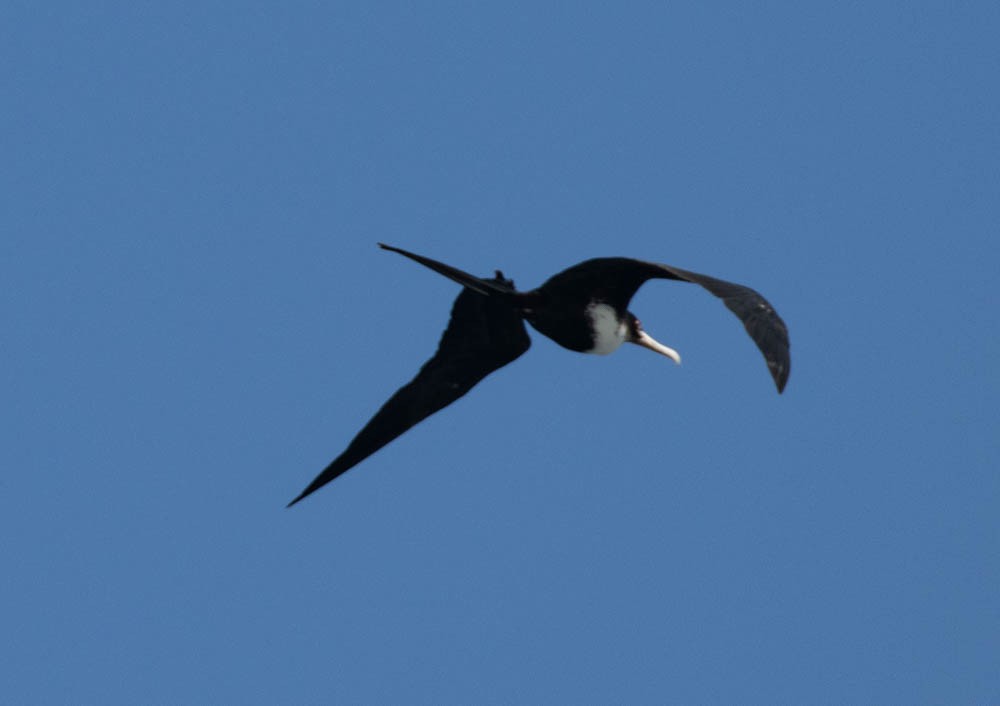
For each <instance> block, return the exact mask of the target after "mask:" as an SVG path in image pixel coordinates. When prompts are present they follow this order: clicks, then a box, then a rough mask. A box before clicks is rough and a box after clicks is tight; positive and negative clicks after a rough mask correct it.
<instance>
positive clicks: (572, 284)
mask: <svg viewBox="0 0 1000 706" xmlns="http://www.w3.org/2000/svg"><path fill="white" fill-rule="evenodd" d="M379 247H381V248H383V249H384V250H391V251H392V252H395V253H399V254H400V255H403V256H405V257H408V258H410V259H411V260H415V261H416V262H419V263H420V264H421V265H424V266H426V267H429V268H430V269H432V270H434V271H435V272H438V273H440V274H442V275H444V276H445V277H448V278H449V279H452V280H454V281H455V282H458V283H459V284H461V285H462V291H461V292H460V293H459V295H458V298H457V299H455V303H454V305H452V310H451V320H450V321H449V322H448V327H447V328H446V329H445V331H444V334H443V335H442V336H441V342H440V343H439V344H438V349H437V352H436V353H435V354H434V357H433V358H431V359H430V360H428V361H427V362H426V363H425V364H424V366H423V367H422V368H421V369H420V372H418V373H417V376H416V377H415V378H413V380H411V381H410V382H409V383H408V384H406V385H404V386H403V387H401V388H400V389H399V390H398V391H397V392H396V394H394V395H393V396H392V397H390V398H389V401H388V402H386V403H385V404H384V405H382V408H381V409H380V410H379V411H378V412H376V413H375V416H374V417H372V418H371V420H370V421H369V422H368V424H366V425H365V427H364V428H363V429H362V430H361V431H360V432H358V435H357V436H355V437H354V439H353V441H351V443H350V444H348V446H347V449H345V450H344V452H343V453H342V454H340V456H338V457H337V458H335V459H334V460H333V461H332V462H331V463H330V465H328V466H327V467H326V468H325V469H323V471H322V472H321V473H320V474H319V475H318V476H316V478H315V479H314V480H313V481H312V483H310V484H309V485H308V486H307V487H306V489H305V490H303V491H302V492H301V493H300V494H299V495H298V497H296V498H295V499H294V500H292V501H291V502H290V503H288V507H291V506H292V505H294V504H295V503H297V502H299V501H300V500H302V499H303V498H305V497H306V496H307V495H310V494H311V493H313V492H315V491H316V490H318V489H319V488H321V487H323V486H324V485H326V484H327V483H329V482H330V481H332V480H333V479H334V478H336V477H337V476H339V475H341V474H343V473H345V472H346V471H348V470H350V469H351V468H353V467H354V466H356V465H357V464H358V463H360V462H361V461H363V460H364V459H366V458H368V457H369V456H371V455H372V454H373V453H375V452H376V451H378V450H379V449H381V448H382V447H383V446H385V445H386V444H388V443H389V442H390V441H392V440H393V439H395V438H396V437H398V436H399V435H400V434H402V433H403V432H405V431H406V430H408V429H409V428H411V427H412V426H414V425H415V424H417V423H419V422H421V421H423V420H424V419H426V418H427V417H429V416H430V415H432V414H434V413H435V412H437V411H438V410H440V409H443V408H444V407H447V406H448V405H449V404H451V403H452V402H454V401H455V400H457V399H458V398H459V397H461V396H462V395H464V394H465V393H466V392H468V391H469V390H471V389H472V388H473V387H474V386H475V385H476V383H478V382H479V381H480V380H482V379H483V378H484V377H486V376H487V375H489V374H490V373H492V372H493V371H494V370H497V369H499V368H502V367H503V366H505V365H507V364H508V363H510V362H512V361H513V360H515V359H516V358H518V357H519V356H521V354H522V353H524V352H525V351H526V350H528V348H529V347H530V346H531V339H530V338H529V337H528V332H527V331H526V330H525V328H524V322H525V321H527V322H528V323H529V324H531V326H532V327H533V328H534V329H535V330H536V331H538V332H539V333H542V334H544V335H546V336H548V337H549V338H551V339H552V340H553V341H555V342H556V343H558V344H559V345H560V346H563V347H564V348H568V349H569V350H571V351H579V352H580V353H596V354H598V355H606V354H608V353H611V352H613V351H614V350H616V349H617V348H618V347H619V346H621V344H623V343H634V344H636V345H638V346H642V347H644V348H648V349H649V350H651V351H653V352H655V353H659V354H661V355H664V356H666V357H667V358H670V359H671V360H673V361H674V362H676V363H680V362H681V358H680V354H678V353H677V351H675V350H674V349H673V348H669V347H667V346H665V345H663V344H662V343H660V342H659V341H657V340H655V339H654V338H653V337H652V336H650V335H649V334H648V333H646V332H645V331H644V330H643V328H642V325H641V324H640V323H639V319H637V318H636V317H635V315H634V314H633V313H632V312H631V311H629V310H628V304H629V301H630V300H631V299H632V296H633V295H634V294H635V293H636V291H637V290H638V289H639V287H640V286H642V284H643V283H645V282H646V281H647V280H650V279H672V280H679V281H682V282H693V283H694V284H698V285H701V286H702V287H704V288H705V289H707V290H708V291H709V292H711V293H712V294H714V295H715V296H717V297H719V298H720V299H722V301H723V303H724V304H725V305H726V306H727V307H728V308H729V310H730V311H732V312H733V313H734V314H736V316H738V317H739V319H740V321H742V322H743V326H744V327H745V328H746V331H747V333H748V334H750V338H752V339H753V341H754V343H756V344H757V347H758V348H759V349H760V351H761V353H763V354H764V360H765V361H766V362H767V367H768V370H769V371H770V373H771V377H772V378H773V379H774V384H775V385H776V386H777V388H778V392H779V393H781V391H782V390H784V389H785V383H786V382H787V381H788V374H789V372H790V370H791V357H790V354H789V343H788V329H787V328H786V327H785V322H784V321H782V320H781V317H780V316H778V313H777V312H776V311H775V310H774V307H772V306H771V305H770V304H769V303H768V301H767V300H766V299H764V297H762V296H761V295H760V294H759V293H757V292H756V291H754V290H753V289H750V288H749V287H744V286H743V285H740V284H733V283H731V282H725V281H723V280H721V279H715V278H714V277H709V276H708V275H701V274H698V273H696V272H689V271H687V270H682V269H680V268H679V267H672V266H670V265H662V264H658V263H655V262H644V261H642V260H633V259H630V258H625V257H601V258H596V259H593V260H586V261H585V262H581V263H580V264H578V265H574V266H573V267H570V268H569V269H568V270H564V271H562V272H560V273H559V274H557V275H555V276H553V277H551V278H550V279H549V280H548V281H547V282H545V283H544V284H543V285H542V286H541V287H538V288H537V289H532V290H530V291H527V292H518V291H517V290H516V289H515V288H514V282H513V281H512V280H509V279H507V278H505V277H504V275H503V273H502V272H500V271H499V270H497V271H496V274H495V276H494V277H493V278H492V279H485V278H481V277H476V276H474V275H471V274H469V273H467V272H463V271H462V270H459V269H456V268H454V267H451V266H449V265H445V264H444V263H441V262H438V261H436V260H431V259H430V258H427V257H423V256H422V255H416V254H414V253H411V252H407V251H406V250H402V249H400V248H396V247H392V246H390V245H384V244H382V243H379Z"/></svg>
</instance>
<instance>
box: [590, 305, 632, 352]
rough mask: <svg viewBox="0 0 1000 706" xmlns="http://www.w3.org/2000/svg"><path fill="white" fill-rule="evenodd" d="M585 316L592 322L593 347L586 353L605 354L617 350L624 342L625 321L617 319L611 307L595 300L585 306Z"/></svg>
mask: <svg viewBox="0 0 1000 706" xmlns="http://www.w3.org/2000/svg"><path fill="white" fill-rule="evenodd" d="M587 316H588V317H589V318H590V320H591V322H592V323H593V324H594V347H593V348H591V349H590V350H589V351H587V352H588V353H596V354H597V355H607V354H608V353H613V352H614V351H616V350H618V348H619V346H621V344H623V343H624V342H625V336H626V333H627V329H626V326H625V322H624V321H619V320H618V317H617V316H616V315H615V310H614V308H613V307H611V306H610V305H608V304H604V303H603V302H595V303H593V304H591V305H590V306H588V307H587Z"/></svg>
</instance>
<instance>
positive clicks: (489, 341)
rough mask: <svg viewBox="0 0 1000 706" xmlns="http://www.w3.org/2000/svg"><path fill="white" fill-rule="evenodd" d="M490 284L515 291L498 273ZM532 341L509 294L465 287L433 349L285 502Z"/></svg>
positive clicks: (402, 429)
mask: <svg viewBox="0 0 1000 706" xmlns="http://www.w3.org/2000/svg"><path fill="white" fill-rule="evenodd" d="M484 281H486V282H489V283H490V285H491V287H493V288H496V289H498V290H503V291H505V292H508V291H509V292H513V291H514V287H513V282H511V281H510V280H507V279H504V278H503V276H502V275H501V274H500V273H499V272H498V273H497V276H496V277H495V278H494V279H492V280H484ZM530 346H531V339H530V338H529V337H528V333H527V331H526V330H525V328H524V323H523V321H522V320H521V315H520V313H519V312H518V310H517V309H516V308H515V307H513V306H511V304H510V301H509V299H508V298H507V297H502V296H490V295H486V294H480V293H478V292H476V291H473V290H471V289H468V288H463V289H462V291H461V292H460V293H459V295H458V298H457V299H455V304H454V306H453V307H452V310H451V320H450V321H449V322H448V328H446V329H445V332H444V334H443V335H442V336H441V342H440V343H439V344H438V350H437V353H435V354H434V357H433V358H431V359H430V360H428V361H427V362H426V363H425V364H424V366H423V367H422V368H421V369H420V372H418V373H417V376H416V377H415V378H413V380H411V381H410V382H409V383H408V384H406V385H404V386H403V387H401V388H400V389H399V390H398V391H397V392H396V394H394V395H393V396H392V397H390V398H389V400H388V401H387V402H386V403H385V404H384V405H382V408H381V409H380V410H379V411H378V412H376V413H375V416H374V417H372V419H371V421H369V422H368V424H366V425H365V427H364V428H363V429H362V430H361V431H360V432H358V435H357V436H355V437H354V440H353V441H351V443H350V444H349V445H348V447H347V449H345V450H344V452H343V453H342V454H340V456H338V457H337V458H336V459H334V460H333V462H332V463H330V465H329V466H327V467H326V468H325V469H324V470H323V472H322V473H320V474H319V475H318V476H316V478H315V480H313V482H312V483H310V484H309V485H308V486H307V487H306V489H305V490H303V491H302V493H300V494H299V496H298V497H296V498H295V499H294V500H292V502H290V503H289V504H288V506H289V507H291V506H292V505H294V504H295V503H297V502H298V501H299V500H302V499H303V498H304V497H306V496H307V495H309V494H310V493H312V492H314V491H316V490H318V489H319V488H321V487H322V486H324V485H326V484H327V483H329V482H330V481H332V480H333V479H334V478H336V477H337V476H339V475H341V474H342V473H344V472H346V471H348V470H350V469H351V468H353V467H354V466H355V465H357V464H358V463H360V462H361V461H363V460H364V459H366V458H367V457H368V456H370V455H371V454H373V453H375V452H376V451H378V450H379V449H381V448H382V447H383V446H385V445H386V444H388V443H389V442H390V441H392V440H393V439H395V438H396V437H398V436H399V435H400V434H402V433H403V432H405V431H407V430H408V429H410V427H412V426H414V425H415V424H418V423H419V422H421V421H423V420H424V419H426V418H427V417H429V416H430V415H432V414H434V413H435V412H437V411H438V410H440V409H443V408H444V407H447V406H448V405H449V404H451V403H452V402H454V401H455V400H457V399H458V398H459V397H461V396H462V395H464V394H465V393H466V392H468V391H469V390H471V389H472V388H473V387H475V385H476V383H478V382H479V381H480V380H482V379H483V378H484V377H486V376H487V375H489V374H490V373H492V372H493V371H494V370H497V369H499V368H502V367H503V366H505V365H507V364H508V363H510V362H512V361H513V360H515V359H516V358H518V357H519V356H521V354H523V353H524V352H525V351H527V350H528V348H529V347H530Z"/></svg>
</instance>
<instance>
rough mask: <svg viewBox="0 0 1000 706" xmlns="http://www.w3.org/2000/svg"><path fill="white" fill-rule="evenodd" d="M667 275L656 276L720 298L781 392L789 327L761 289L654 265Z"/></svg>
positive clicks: (787, 361)
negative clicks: (741, 324) (751, 340)
mask: <svg viewBox="0 0 1000 706" xmlns="http://www.w3.org/2000/svg"><path fill="white" fill-rule="evenodd" d="M656 266H657V267H659V268H662V270H663V271H664V272H665V273H666V274H661V275H659V277H665V278H666V279H679V280H683V281H685V282H693V283H694V284H699V285H701V286H702V287H704V288H705V289H707V290H708V291H710V292H711V293H712V294H714V295H715V296H717V297H719V299H721V300H722V303H723V304H725V305H726V307H727V308H728V309H729V310H730V311H731V312H733V313H734V314H736V316H738V317H739V319H740V321H742V322H743V326H744V328H746V330H747V333H748V334H750V338H752V339H753V342H754V343H756V344H757V348H759V349H760V352H761V353H763V354H764V360H765V361H766V362H767V369H768V370H770V371H771V377H772V378H774V384H775V386H776V387H777V388H778V393H779V394H780V393H781V392H782V390H784V389H785V383H787V382H788V375H789V373H791V371H792V356H791V351H790V344H789V342H788V327H787V326H785V322H784V321H782V320H781V317H780V316H778V312H777V311H775V310H774V307H773V306H771V303H770V302H769V301H767V299H765V298H764V297H763V296H762V295H761V294H760V292H758V291H756V290H753V289H750V287H744V286H743V285H742V284H733V283H732V282H726V281H724V280H721V279H716V278H715V277H709V276H708V275H702V274H698V273H697V272H689V271H687V270H682V269H680V268H679V267H672V266H670V265H662V264H657V265H656Z"/></svg>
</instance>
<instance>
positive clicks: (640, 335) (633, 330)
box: [625, 311, 681, 365]
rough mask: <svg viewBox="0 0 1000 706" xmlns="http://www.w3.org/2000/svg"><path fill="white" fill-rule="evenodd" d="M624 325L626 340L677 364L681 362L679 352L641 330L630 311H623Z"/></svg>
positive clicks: (640, 325) (639, 323)
mask: <svg viewBox="0 0 1000 706" xmlns="http://www.w3.org/2000/svg"><path fill="white" fill-rule="evenodd" d="M625 325H626V326H627V330H626V332H625V340H626V341H628V342H629V343H634V344H635V345H637V346H642V347H643V348H648V349H649V350H651V351H653V352H654V353H659V354H660V355H665V356H667V357H668V358H670V360H672V361H674V362H675V363H677V364H678V365H680V364H681V354H680V353H678V352H677V351H675V350H674V349H673V348H670V347H669V346H665V345H663V344H662V343H660V342H659V341H657V340H656V339H655V338H653V337H652V336H650V335H649V334H648V333H646V332H645V331H643V330H642V323H641V322H640V321H639V319H637V318H636V317H635V314H633V313H632V312H631V311H627V312H625Z"/></svg>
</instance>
